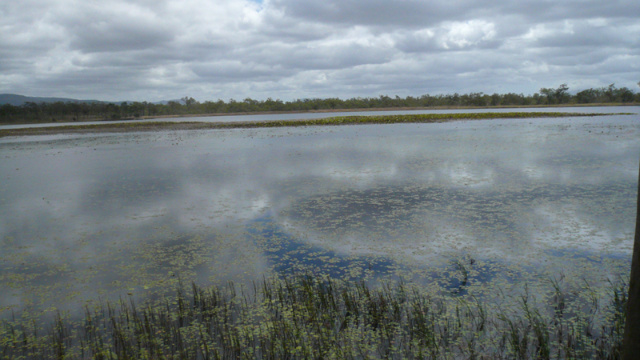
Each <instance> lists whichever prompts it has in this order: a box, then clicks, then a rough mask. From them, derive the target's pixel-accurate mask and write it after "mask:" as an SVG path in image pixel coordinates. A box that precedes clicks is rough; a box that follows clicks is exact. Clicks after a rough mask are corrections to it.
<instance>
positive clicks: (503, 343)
mask: <svg viewBox="0 0 640 360" xmlns="http://www.w3.org/2000/svg"><path fill="white" fill-rule="evenodd" d="M552 282H553V289H554V290H553V291H551V292H549V293H547V294H537V296H532V295H530V294H529V293H528V292H527V289H526V287H525V292H524V293H523V295H521V296H520V297H519V298H518V299H516V301H515V302H511V303H508V304H505V303H502V304H500V305H499V306H498V305H496V304H490V303H485V302H483V300H481V299H478V298H476V297H474V296H466V297H457V298H450V297H447V296H442V295H439V294H430V293H425V292H424V290H422V289H421V288H419V287H415V286H412V285H408V284H404V283H403V282H399V283H396V284H383V285H381V286H378V287H375V288H372V287H370V286H368V285H366V284H365V283H364V282H355V283H353V282H343V281H339V280H335V279H332V278H329V277H318V276H314V275H312V274H307V275H304V276H293V277H285V278H283V279H265V280H263V281H262V282H258V283H253V285H252V286H251V287H250V288H246V287H242V286H236V285H234V284H233V283H229V284H228V285H227V286H222V287H220V286H219V287H210V288H206V289H205V288H201V287H199V286H196V285H192V287H191V288H190V289H185V288H184V287H182V286H180V287H178V288H177V290H176V295H175V296H172V297H166V298H164V299H161V300H159V301H157V302H155V303H154V304H152V303H146V304H136V303H135V302H134V301H133V300H130V299H121V300H120V301H119V302H116V303H110V302H107V303H102V304H100V305H97V306H86V308H85V314H84V317H83V318H82V319H80V320H74V319H71V318H69V317H67V316H66V315H65V314H64V313H60V312H58V313H56V315H55V318H54V319H53V320H52V321H51V322H49V323H47V324H42V323H36V322H35V321H28V320H27V321H23V320H15V319H14V320H11V321H2V323H1V325H0V354H1V355H2V357H3V358H57V359H63V358H64V359H85V358H95V359H165V358H167V359H168V358H181V359H240V358H242V359H311V358H314V359H370V358H371V359H378V358H380V359H383V358H384V359H451V358H491V359H529V358H536V359H550V358H562V359H564V358H576V359H583V358H593V359H615V358H618V357H619V352H620V346H621V342H622V335H623V329H624V319H625V314H624V311H625V308H626V306H625V304H626V293H627V289H626V288H625V286H624V283H623V282H615V283H613V282H612V283H611V284H610V286H609V289H608V293H606V294H601V295H595V294H594V292H593V289H591V288H589V287H588V286H582V287H575V288H567V287H566V286H565V284H564V283H563V282H562V279H554V280H553V281H552ZM541 295H542V296H541ZM503 300H504V299H503Z"/></svg>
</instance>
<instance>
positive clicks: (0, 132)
mask: <svg viewBox="0 0 640 360" xmlns="http://www.w3.org/2000/svg"><path fill="white" fill-rule="evenodd" d="M606 115H609V116H610V115H633V114H631V113H618V114H605V113H568V112H484V113H446V114H411V115H373V116H337V117H329V118H321V119H302V120H273V121H247V122H196V121H184V122H175V121H173V122H172V121H139V122H118V123H107V124H88V125H82V124H80V125H64V126H46V127H35V128H20V129H0V137H3V136H20V135H42V134H51V133H87V132H123V131H157V130H197V129H241V128H269V127H290V126H323V125H325V126H326V125H332V126H333V125H358V124H397V123H434V122H445V121H454V120H484V119H530V118H557V117H585V116H606Z"/></svg>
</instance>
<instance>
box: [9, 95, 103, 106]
mask: <svg viewBox="0 0 640 360" xmlns="http://www.w3.org/2000/svg"><path fill="white" fill-rule="evenodd" d="M58 101H61V102H65V103H66V102H73V103H94V102H102V101H98V100H78V99H69V98H56V97H33V96H24V95H17V94H0V105H4V104H9V105H14V106H20V105H23V104H24V103H27V102H33V103H52V102H58Z"/></svg>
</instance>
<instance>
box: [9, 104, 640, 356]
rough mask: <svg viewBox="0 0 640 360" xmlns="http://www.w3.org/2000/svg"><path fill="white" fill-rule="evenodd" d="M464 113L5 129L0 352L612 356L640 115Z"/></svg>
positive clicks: (623, 287) (618, 332)
mask: <svg viewBox="0 0 640 360" xmlns="http://www.w3.org/2000/svg"><path fill="white" fill-rule="evenodd" d="M612 110H613V111H616V112H620V111H623V110H624V109H622V108H614V109H612ZM507 114H508V113H507ZM465 115H467V116H468V114H462V115H456V116H457V117H460V118H462V119H463V120H462V121H446V119H448V118H446V117H445V118H437V117H436V118H433V117H432V118H429V117H425V118H423V117H417V118H412V117H385V118H374V119H376V120H375V121H370V120H372V119H362V118H358V117H353V118H342V120H339V121H338V122H337V123H331V119H328V120H321V123H315V124H307V125H319V124H322V122H326V125H338V124H341V123H348V122H351V123H354V122H355V123H359V122H361V121H365V122H366V121H369V123H364V124H362V125H361V126H277V125H278V122H272V123H270V124H269V125H268V126H265V127H257V126H258V125H255V126H248V127H242V126H245V125H246V124H241V126H240V127H238V126H237V124H229V125H225V126H229V127H227V128H224V127H218V128H192V129H191V130H190V131H153V132H152V131H149V132H138V131H130V132H122V133H115V132H110V131H106V132H105V133H94V132H93V131H91V132H90V133H80V134H78V133H75V134H64V131H63V133H62V134H58V133H57V132H56V133H52V134H47V133H44V134H42V133H41V134H40V135H39V136H29V137H19V136H15V137H14V136H5V137H2V138H1V139H0V157H1V158H2V159H3V160H2V162H0V176H2V178H1V181H0V239H1V242H0V288H2V289H5V291H3V292H2V293H0V358H68V359H74V358H102V359H116V358H117V359H123V358H149V359H156V358H201V359H228V358H247V359H253V358H262V359H276V358H336V359H338V358H347V359H348V358H353V359H360V358H398V359H399V358H409V359H410V358H416V359H419V358H427V359H452V358H477V359H481V358H485V359H489V358H491V359H494V358H495V359H528V358H540V359H553V358H573V359H582V358H596V359H616V358H618V357H619V351H620V346H621V341H622V332H623V329H624V311H625V303H626V294H627V286H628V274H629V265H630V259H631V250H632V245H633V241H632V238H633V228H634V221H635V217H634V216H635V211H634V210H635V200H636V198H637V189H638V186H637V174H638V161H637V154H638V153H639V152H640V141H639V140H640V123H638V121H637V116H626V115H620V114H598V115H599V116H590V114H589V116H581V114H570V115H569V116H568V117H566V115H562V116H565V117H552V116H549V113H544V114H536V115H537V116H540V117H539V118H536V119H533V118H531V119H528V118H524V119H518V120H517V121H514V120H513V119H512V118H511V117H509V116H506V118H502V119H500V118H494V117H493V116H492V115H491V114H489V115H478V116H479V117H480V116H487V118H485V119H478V120H477V121H466V120H473V117H474V116H469V117H467V118H465V117H464V116H465ZM501 116H505V115H501ZM518 116H520V114H519V115H518ZM397 119H401V120H402V121H397ZM403 119H408V120H409V121H404V120H403ZM424 119H427V120H426V122H425V121H424ZM106 125H114V126H115V125H117V124H106ZM213 125H214V126H217V125H218V124H213ZM280 125H282V124H280ZM124 126H127V127H128V126H131V128H133V129H135V128H136V126H139V125H135V124H134V123H126V124H125V125H124ZM160 126H163V125H160ZM164 129H165V130H169V129H171V128H164ZM52 131H53V130H52Z"/></svg>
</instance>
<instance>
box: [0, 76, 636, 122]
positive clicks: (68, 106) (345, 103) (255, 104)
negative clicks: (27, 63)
mask: <svg viewBox="0 0 640 360" xmlns="http://www.w3.org/2000/svg"><path fill="white" fill-rule="evenodd" d="M638 85H640V83H639V84H638ZM597 103H622V104H628V103H640V92H638V93H634V92H633V91H632V90H630V89H628V88H626V87H622V88H617V87H616V86H615V84H611V85H609V86H607V87H601V88H591V89H586V90H582V91H580V92H577V93H575V94H571V93H569V87H568V86H567V85H566V84H562V85H560V86H558V87H557V88H541V89H540V91H539V92H537V93H535V94H533V95H524V94H516V93H507V94H491V95H489V94H485V93H482V92H474V93H468V94H458V93H454V94H447V95H422V96H417V97H414V96H407V97H405V98H401V97H399V96H397V95H396V96H395V97H389V96H385V95H381V96H379V97H364V98H363V97H355V98H350V99H346V100H343V99H339V98H326V99H319V98H316V99H297V100H293V101H282V100H279V99H276V100H273V99H271V98H268V99H266V100H254V99H251V98H246V99H244V100H242V101H236V100H234V99H230V100H229V101H223V100H217V101H204V102H199V101H196V100H195V99H193V98H192V97H184V98H182V99H180V100H179V101H169V102H167V103H164V104H158V103H150V102H146V101H145V102H122V103H120V104H117V103H108V102H84V103H81V102H60V101H58V102H50V103H35V102H27V103H25V104H23V105H20V106H14V105H10V104H4V105H2V106H0V122H2V123H14V122H15V123H17V122H51V121H54V122H55V121H89V120H123V119H136V118H143V117H158V116H167V115H176V116H184V115H204V114H228V113H252V112H288V111H291V112H303V111H315V110H319V111H322V110H350V109H374V108H428V107H457V106H460V107H490V106H539V105H565V104H597Z"/></svg>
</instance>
